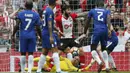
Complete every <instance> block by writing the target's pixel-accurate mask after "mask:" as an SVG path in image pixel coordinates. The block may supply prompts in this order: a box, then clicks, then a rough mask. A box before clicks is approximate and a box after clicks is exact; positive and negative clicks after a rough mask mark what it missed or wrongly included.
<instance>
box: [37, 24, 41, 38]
mask: <svg viewBox="0 0 130 73" xmlns="http://www.w3.org/2000/svg"><path fill="white" fill-rule="evenodd" d="M36 30H37V33H38V35H39V37H40V39H41V38H42V35H41V29H40V26H36Z"/></svg>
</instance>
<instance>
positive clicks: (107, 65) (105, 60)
mask: <svg viewBox="0 0 130 73" xmlns="http://www.w3.org/2000/svg"><path fill="white" fill-rule="evenodd" d="M103 60H104V62H105V66H106V68H107V69H108V68H109V63H108V53H107V51H106V50H104V51H103Z"/></svg>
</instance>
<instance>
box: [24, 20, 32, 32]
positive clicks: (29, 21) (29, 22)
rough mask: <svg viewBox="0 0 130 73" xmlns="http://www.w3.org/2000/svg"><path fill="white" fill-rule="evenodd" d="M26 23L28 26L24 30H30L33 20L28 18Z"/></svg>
mask: <svg viewBox="0 0 130 73" xmlns="http://www.w3.org/2000/svg"><path fill="white" fill-rule="evenodd" d="M25 21H27V22H28V23H27V25H26V27H25V29H24V30H28V28H29V26H30V24H31V22H32V19H29V18H26V19H25Z"/></svg>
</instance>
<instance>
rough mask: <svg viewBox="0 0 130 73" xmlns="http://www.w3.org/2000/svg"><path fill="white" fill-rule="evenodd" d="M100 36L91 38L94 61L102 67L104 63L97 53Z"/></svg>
mask: <svg viewBox="0 0 130 73" xmlns="http://www.w3.org/2000/svg"><path fill="white" fill-rule="evenodd" d="M99 38H100V36H99V34H93V36H92V38H91V54H92V57H93V59H94V60H96V61H97V63H98V64H99V65H100V64H101V63H102V61H101V60H100V58H99V55H98V53H97V51H96V49H97V45H98V43H99Z"/></svg>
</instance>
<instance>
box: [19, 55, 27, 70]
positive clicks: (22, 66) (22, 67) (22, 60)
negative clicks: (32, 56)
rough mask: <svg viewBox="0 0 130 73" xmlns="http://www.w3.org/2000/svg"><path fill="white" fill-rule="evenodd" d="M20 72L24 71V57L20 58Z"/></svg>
mask: <svg viewBox="0 0 130 73" xmlns="http://www.w3.org/2000/svg"><path fill="white" fill-rule="evenodd" d="M20 61H21V72H24V71H25V70H24V69H25V64H26V56H21V60H20Z"/></svg>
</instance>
